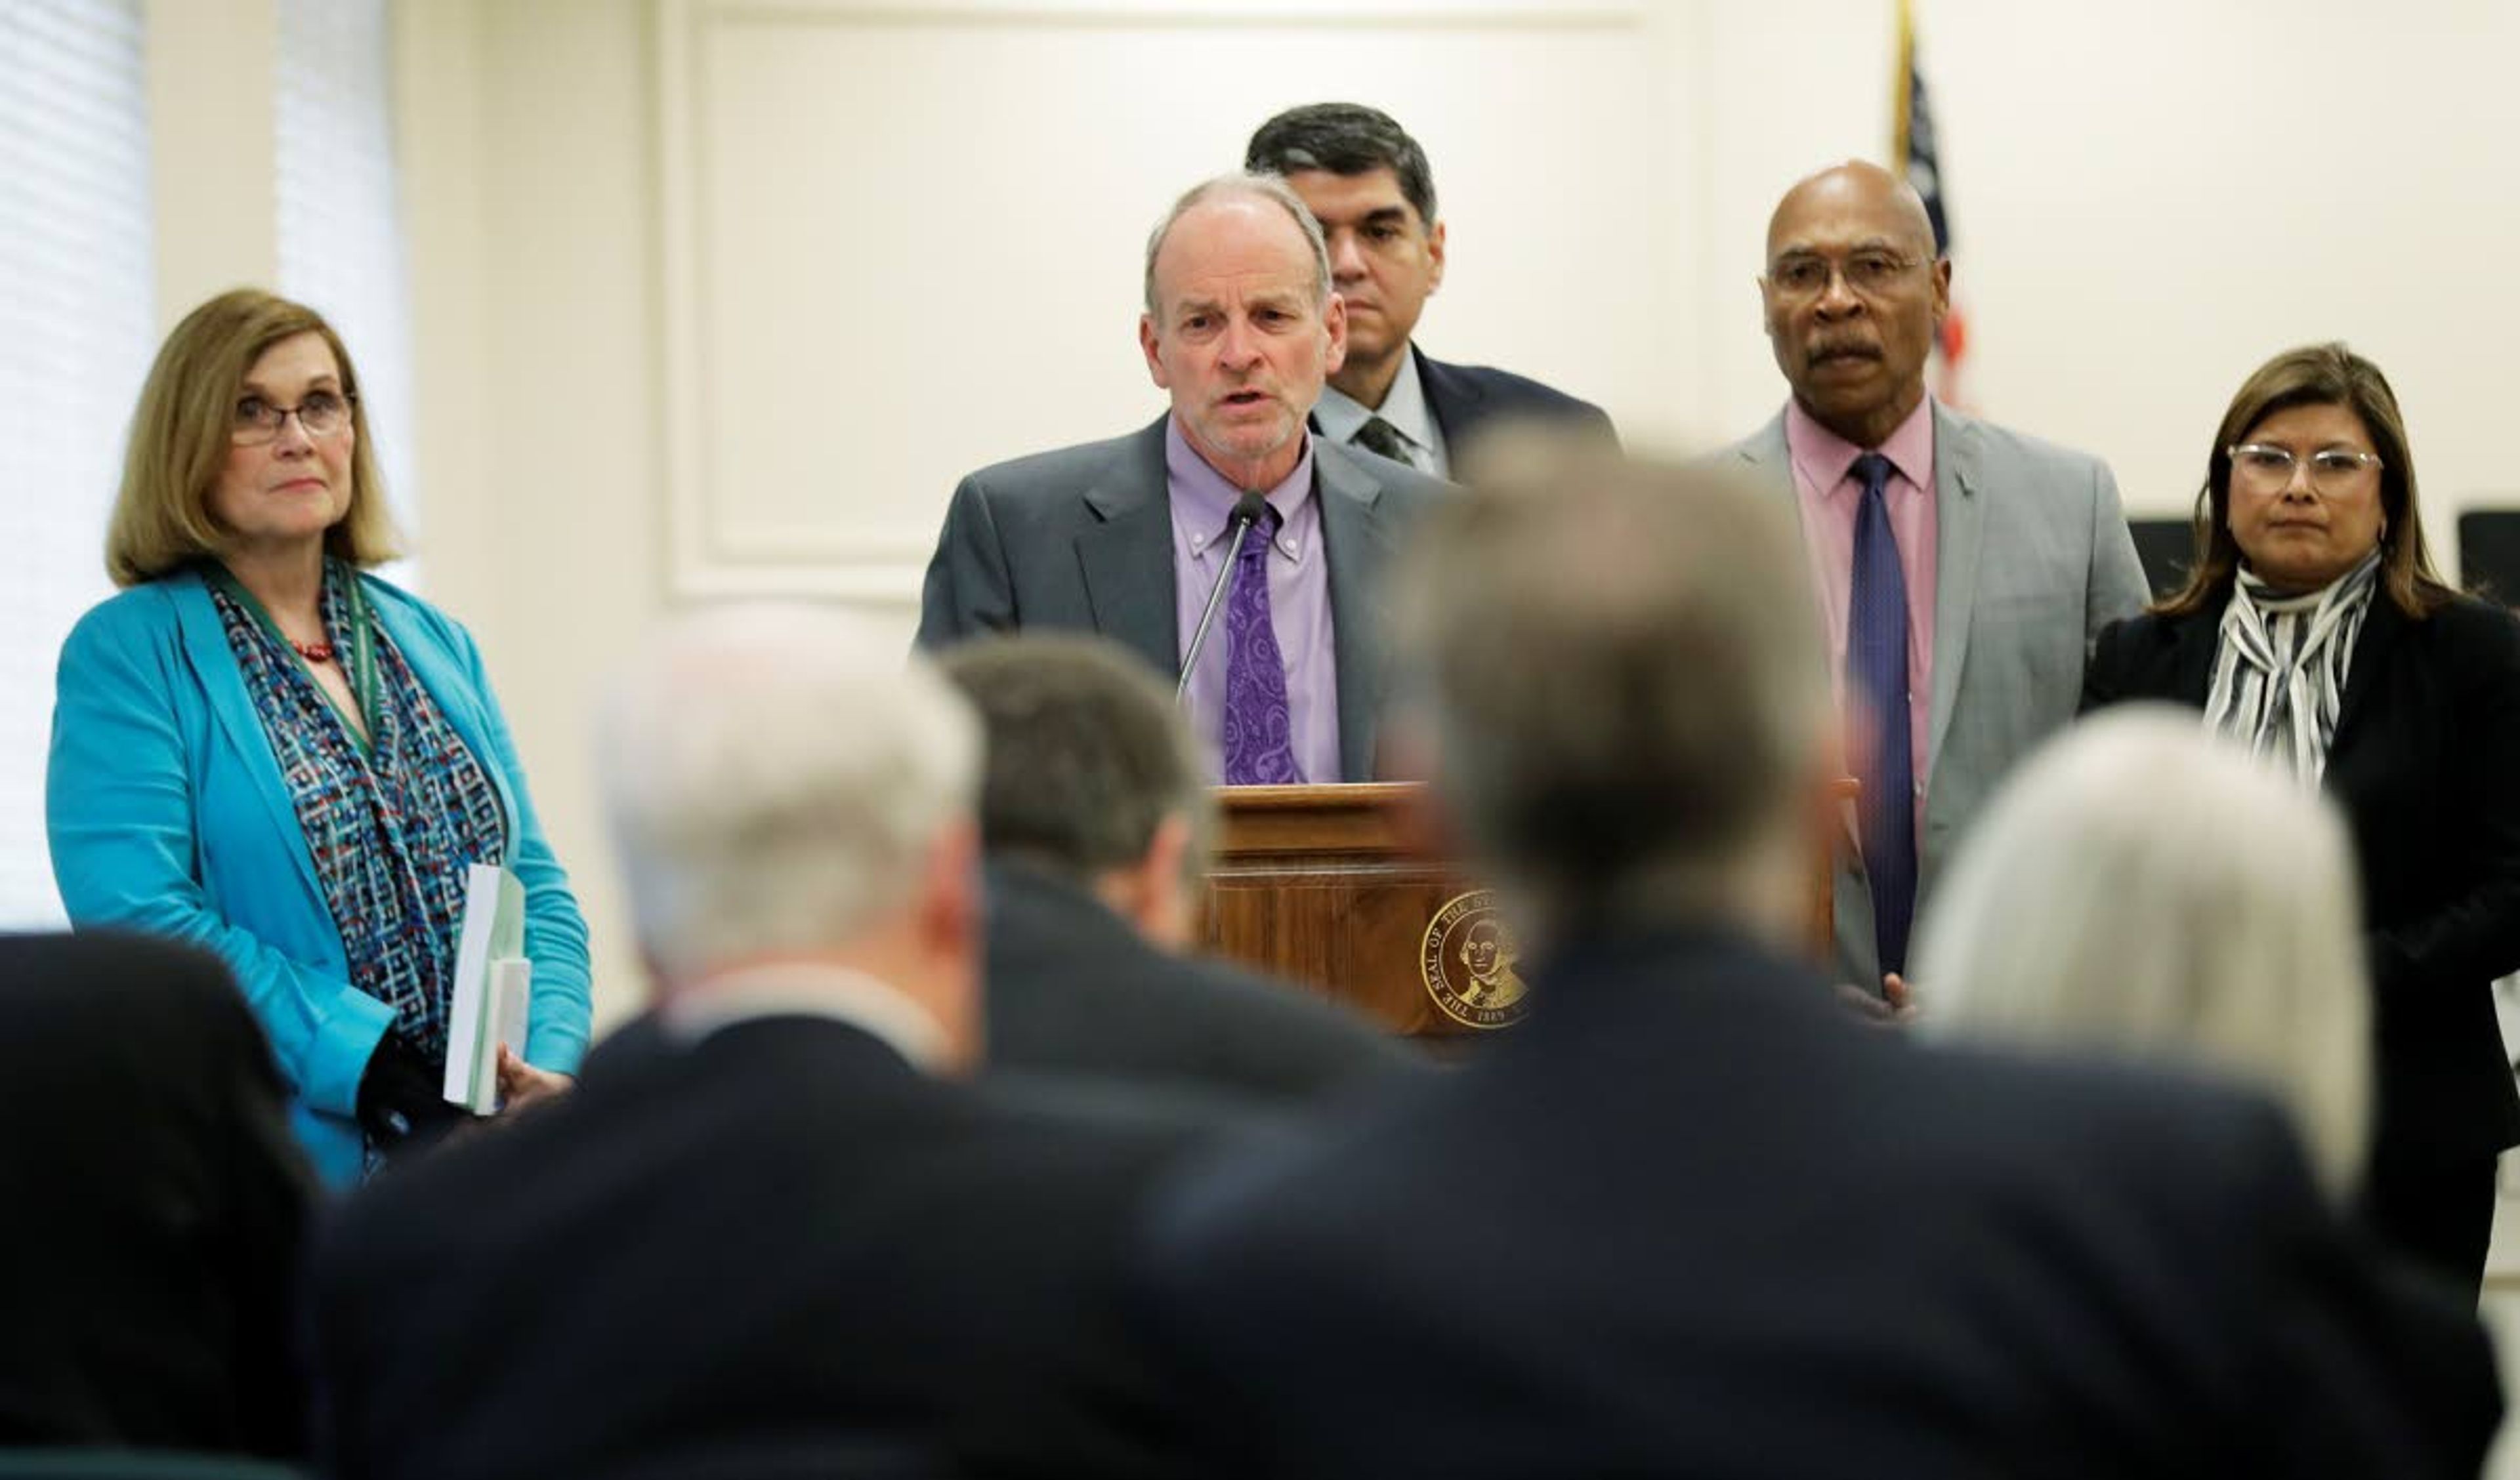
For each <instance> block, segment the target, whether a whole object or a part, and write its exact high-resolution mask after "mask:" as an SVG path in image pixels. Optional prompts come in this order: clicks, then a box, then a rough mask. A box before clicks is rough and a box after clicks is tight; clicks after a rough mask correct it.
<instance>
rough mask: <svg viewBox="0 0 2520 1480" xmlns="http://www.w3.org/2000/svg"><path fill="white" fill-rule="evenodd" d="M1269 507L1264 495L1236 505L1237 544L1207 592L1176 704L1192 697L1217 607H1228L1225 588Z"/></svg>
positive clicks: (1248, 497) (1247, 497)
mask: <svg viewBox="0 0 2520 1480" xmlns="http://www.w3.org/2000/svg"><path fill="white" fill-rule="evenodd" d="M1268 507H1269V506H1268V504H1267V502H1266V501H1264V500H1263V499H1262V498H1261V497H1260V495H1258V494H1256V493H1245V494H1244V495H1242V497H1241V498H1240V499H1239V500H1238V501H1237V502H1236V504H1235V506H1234V516H1233V518H1232V520H1231V521H1230V522H1231V523H1232V524H1233V526H1234V542H1233V543H1232V544H1231V545H1228V546H1227V547H1226V550H1225V568H1224V569H1223V570H1221V571H1219V572H1218V573H1217V577H1216V584H1215V586H1213V587H1212V588H1210V589H1209V591H1208V593H1207V609H1206V610H1205V611H1202V612H1200V613H1199V618H1198V630H1197V631H1196V632H1194V633H1193V634H1191V640H1190V651H1189V653H1188V654H1187V655H1185V656H1184V657H1183V658H1182V670H1181V682H1179V683H1177V684H1175V685H1173V702H1174V703H1176V704H1178V703H1180V702H1182V700H1183V699H1184V698H1186V697H1187V696H1188V695H1189V694H1190V676H1191V675H1192V674H1193V673H1195V672H1197V671H1198V655H1199V653H1200V652H1201V651H1202V650H1204V649H1205V648H1206V647H1207V630H1208V629H1209V628H1210V627H1213V626H1215V625H1216V608H1217V607H1218V606H1221V605H1224V604H1225V588H1226V587H1227V586H1230V585H1232V584H1233V583H1234V562H1235V561H1238V560H1239V559H1241V557H1242V542H1243V541H1244V540H1247V539H1249V538H1250V537H1251V526H1252V525H1254V524H1257V523H1259V522H1260V515H1261V512H1262V511H1263V510H1265V509H1267V508H1268Z"/></svg>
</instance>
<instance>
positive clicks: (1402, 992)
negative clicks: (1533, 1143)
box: [1207, 783, 1475, 1036]
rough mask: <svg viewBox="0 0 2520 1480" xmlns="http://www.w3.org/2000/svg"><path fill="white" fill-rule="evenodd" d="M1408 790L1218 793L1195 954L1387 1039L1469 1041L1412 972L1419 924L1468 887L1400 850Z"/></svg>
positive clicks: (1368, 787) (1369, 787)
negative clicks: (1338, 1008)
mask: <svg viewBox="0 0 2520 1480" xmlns="http://www.w3.org/2000/svg"><path fill="white" fill-rule="evenodd" d="M1417 791H1418V787H1417V786H1415V785H1399V784H1391V783H1371V784H1361V785H1337V786H1228V787H1224V788H1222V789H1220V790H1219V791H1218V792H1217V793H1216V795H1217V800H1218V811H1219V813H1220V815H1221V817H1222V819H1223V823H1224V830H1223V835H1222V836H1221V837H1220V838H1219V839H1218V846H1217V850H1216V860H1215V862H1214V864H1213V865H1211V866H1210V868H1209V871H1208V904H1207V944H1208V947H1209V949H1211V950H1214V951H1216V952H1218V953H1219V954H1221V955H1224V956H1229V957H1232V958H1234V959H1235V960H1237V961H1242V962H1248V963H1250V964H1252V965H1255V966H1258V967H1260V968H1261V969H1263V970H1266V971H1271V972H1274V973H1276V974H1277V975H1280V976H1283V977H1285V978H1287V979H1288V980H1291V981H1297V982H1301V983H1304V984H1305V985H1307V986H1312V987H1317V988H1320V989H1322V990H1323V991H1325V992H1327V993H1328V995H1330V996H1332V997H1335V998H1338V999H1339V1000H1341V1001H1343V1002H1345V1003H1346V1004H1347V1005H1348V1006H1350V1007H1352V1008H1354V1009H1357V1010H1358V1011H1360V1012H1363V1013H1364V1014H1365V1015H1367V1016H1368V1017H1371V1018H1373V1019H1374V1020H1375V1021H1377V1022H1380V1023H1382V1024H1384V1025H1386V1026H1388V1027H1389V1028H1390V1029H1391V1030H1392V1031H1394V1032H1397V1033H1407V1034H1412V1035H1420V1036H1424V1035H1449V1034H1456V1033H1469V1032H1473V1031H1475V1029H1473V1028H1472V1027H1471V1026H1470V1025H1468V1024H1465V1023H1462V1022H1458V1021H1455V1020H1454V1019H1453V1018H1451V1017H1449V1016H1447V1015H1446V1014H1445V1013H1444V1012H1443V1010H1442V1009H1440V1008H1438V1007H1437V1005H1436V1002H1435V999H1434V997H1433V996H1432V995H1431V994H1430V993H1429V992H1428V991H1427V990H1426V985H1425V979H1424V975H1423V973H1422V971H1421V968H1420V966H1419V958H1420V955H1421V952H1422V948H1423V944H1424V939H1425V935H1426V929H1427V925H1428V923H1429V922H1430V921H1431V920H1432V919H1434V918H1435V916H1436V915H1438V914H1439V913H1441V912H1442V910H1443V908H1444V906H1445V905H1446V904H1447V903H1448V902H1449V901H1451V900H1453V899H1454V898H1456V897H1458V896H1460V895H1463V894H1465V893H1469V892H1472V885H1471V884H1470V883H1469V882H1468V881H1467V880H1465V879H1464V878H1463V876H1462V875H1461V874H1460V873H1459V872H1458V871H1457V870H1455V869H1454V868H1452V867H1450V866H1449V865H1446V864H1443V863H1440V862H1436V861H1434V860H1430V859H1427V858H1424V857H1422V856H1420V855H1419V854H1418V851H1417V850H1416V849H1414V848H1413V847H1411V846H1409V845H1408V842H1407V833H1408V826H1409V825H1408V819H1407V816H1406V813H1405V810H1404V809H1406V808H1408V807H1410V806H1412V805H1414V804H1415V800H1416V798H1415V793H1416V792H1417Z"/></svg>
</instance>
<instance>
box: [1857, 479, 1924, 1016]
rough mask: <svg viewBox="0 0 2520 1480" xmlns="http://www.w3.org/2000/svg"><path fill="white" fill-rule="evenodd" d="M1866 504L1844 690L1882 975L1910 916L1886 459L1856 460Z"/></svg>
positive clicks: (1900, 616) (1901, 615) (1911, 823)
mask: <svg viewBox="0 0 2520 1480" xmlns="http://www.w3.org/2000/svg"><path fill="white" fill-rule="evenodd" d="M1854 471H1855V475H1856V476H1857V477H1860V478H1862V479H1863V480H1864V503H1863V506H1862V507H1861V508H1860V509H1859V510H1858V511H1857V513H1856V516H1855V565H1854V571H1853V573H1852V578H1851V579H1850V580H1849V581H1848V583H1847V603H1846V688H1847V695H1848V697H1849V698H1850V699H1853V700H1854V701H1855V702H1854V704H1853V705H1852V707H1853V709H1854V711H1855V726H1854V731H1853V733H1852V734H1850V735H1849V736H1848V745H1847V749H1848V752H1849V754H1850V755H1852V756H1853V757H1854V759H1855V761H1856V771H1855V774H1856V779H1857V780H1858V781H1860V782H1862V783H1863V785H1864V789H1863V792H1862V794H1861V796H1860V798H1859V799H1858V801H1857V804H1856V824H1857V826H1858V827H1859V828H1861V829H1862V830H1863V834H1864V873H1865V876H1866V877H1867V878H1868V880H1869V881H1870V883H1871V886H1872V942H1873V945H1874V946H1875V947H1876V948H1877V949H1878V950H1879V952H1880V956H1881V969H1882V970H1884V971H1904V970H1906V969H1907V966H1908V925H1909V920H1910V918H1911V917H1912V916H1913V914H1914V913H1915V909H1916V811H1915V808H1916V796H1915V792H1916V782H1915V776H1916V772H1915V761H1914V757H1913V756H1912V755H1911V754H1910V753H1909V751H1910V749H1911V746H1910V743H1909V728H1908V727H1909V718H1908V702H1909V701H1908V577H1907V573H1906V572H1905V571H1903V570H1901V569H1900V567H1899V541H1898V538H1897V536H1895V535H1893V534H1892V533H1891V532H1890V507H1889V504H1888V502H1887V500H1886V499H1885V498H1884V497H1883V489H1884V488H1886V487H1887V486H1888V484H1889V482H1890V460H1889V459H1888V458H1885V457H1883V456H1882V455H1881V454H1879V453H1877V452H1868V453H1866V454H1865V455H1864V456H1862V457H1860V458H1857V459H1856V460H1855V469H1854Z"/></svg>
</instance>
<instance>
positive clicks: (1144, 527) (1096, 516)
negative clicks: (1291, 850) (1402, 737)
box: [919, 414, 2081, 781]
mask: <svg viewBox="0 0 2520 1480" xmlns="http://www.w3.org/2000/svg"><path fill="white" fill-rule="evenodd" d="M1168 415H1169V414H1167V416H1168ZM1165 420H1166V418H1165V417H1158V418H1156V419H1155V421H1154V422H1153V424H1152V425H1150V426H1147V427H1145V428H1143V429H1141V430H1138V431H1135V432H1132V433H1130V434H1129V435H1127V436H1123V437H1113V438H1112V439H1110V440H1109V441H1106V442H1087V443H1085V444H1083V445H1082V446H1077V447H1063V448H1060V449H1059V450H1058V451H1057V452H1044V453H1038V454H1035V455H1034V456H1032V457H1027V458H1017V459H1015V460H1014V461H1012V462H1011V463H1000V464H998V465H997V466H995V467H992V468H983V469H981V470H980V471H977V472H975V473H972V474H971V475H970V476H969V477H967V478H965V479H964V480H963V481H962V483H961V484H960V486H958V487H956V488H955V490H954V502H953V503H952V505H951V506H949V507H948V508H947V509H946V511H945V527H944V530H943V532H942V533H940V534H939V535H938V536H937V539H936V554H935V556H934V558H933V559H931V560H930V561H928V562H927V581H926V585H925V588H924V590H923V591H922V595H921V598H920V606H919V646H921V647H922V648H931V649H932V648H943V647H946V646H949V645H951V644H953V643H956V642H960V641H962V640H963V639H966V638H969V637H976V636H978V635H979V634H981V633H984V632H1012V631H1016V630H1018V629H1022V628H1063V629H1068V630H1076V631H1086V632H1099V633H1101V634H1102V636H1104V637H1107V638H1111V639H1113V640H1114V641H1116V642H1119V643H1120V644H1122V645H1123V646H1125V647H1127V648H1129V649H1131V650H1134V651H1136V652H1137V653H1138V654H1139V655H1140V656H1142V657H1144V658H1145V659H1146V660H1147V661H1148V663H1151V664H1152V665H1154V667H1155V668H1156V669H1157V670H1158V671H1159V672H1162V673H1164V674H1166V675H1169V676H1174V677H1178V676H1179V675H1180V673H1181V621H1180V616H1179V611H1178V603H1177V602H1176V600H1175V597H1174V591H1173V525H1172V504H1171V494H1170V490H1169V487H1168V485H1167V483H1166V480H1165V475H1164V423H1165ZM1313 482H1314V488H1315V491H1316V492H1317V493H1318V495H1319V496H1320V498H1321V502H1322V540H1323V549H1324V552H1325V553H1326V554H1327V555H1328V559H1329V582H1330V620H1331V623H1332V644H1333V650H1334V651H1335V653H1336V656H1337V659H1338V710H1339V713H1338V730H1339V770H1340V774H1341V775H1343V776H1344V777H1345V778H1346V779H1347V780H1349V781H1370V780H1372V779H1373V770H1374V745H1373V733H1374V720H1375V717H1376V715H1377V713H1378V712H1379V710H1380V709H1381V707H1382V696H1383V681H1382V667H1383V648H1382V630H1383V625H1384V624H1383V618H1382V570H1383V566H1384V565H1385V564H1386V563H1388V561H1389V560H1390V557H1391V554H1392V552H1393V551H1394V550H1395V549H1396V548H1397V547H1398V543H1399V540H1400V538H1401V535H1402V534H1403V533H1404V532H1405V531H1406V530H1407V528H1408V526H1409V524H1410V522H1411V520H1412V519H1414V518H1415V517H1416V516H1417V515H1418V513H1419V512H1420V511H1422V510H1424V509H1425V508H1427V507H1428V505H1429V504H1430V503H1431V502H1432V501H1434V500H1436V499H1438V498H1441V497H1443V496H1445V495H1446V494H1447V493H1449V492H1451V491H1452V485H1451V484H1449V483H1446V482H1443V481H1441V480H1440V479H1436V478H1430V477H1427V476H1426V475H1425V474H1423V473H1420V472H1417V471H1412V470H1410V469H1406V468H1402V467H1400V466H1399V465H1397V464H1395V463H1389V462H1385V461H1384V460H1382V459H1380V458H1376V457H1372V456H1369V455H1367V454H1364V453H1356V452H1350V451H1349V450H1348V449H1346V448H1343V447H1339V446H1335V445H1333V444H1332V443H1331V442H1330V441H1329V440H1328V438H1325V437H1315V438H1314V439H1313ZM1209 641H1210V642H1217V641H1222V638H1221V636H1216V635H1212V636H1211V637H1210V638H1209ZM2080 678H2081V676H2080V674H2079V673H2078V674H2077V675H2076V681H2077V682H2078V683H2079V682H2080ZM2069 707H2070V706H2069Z"/></svg>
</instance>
